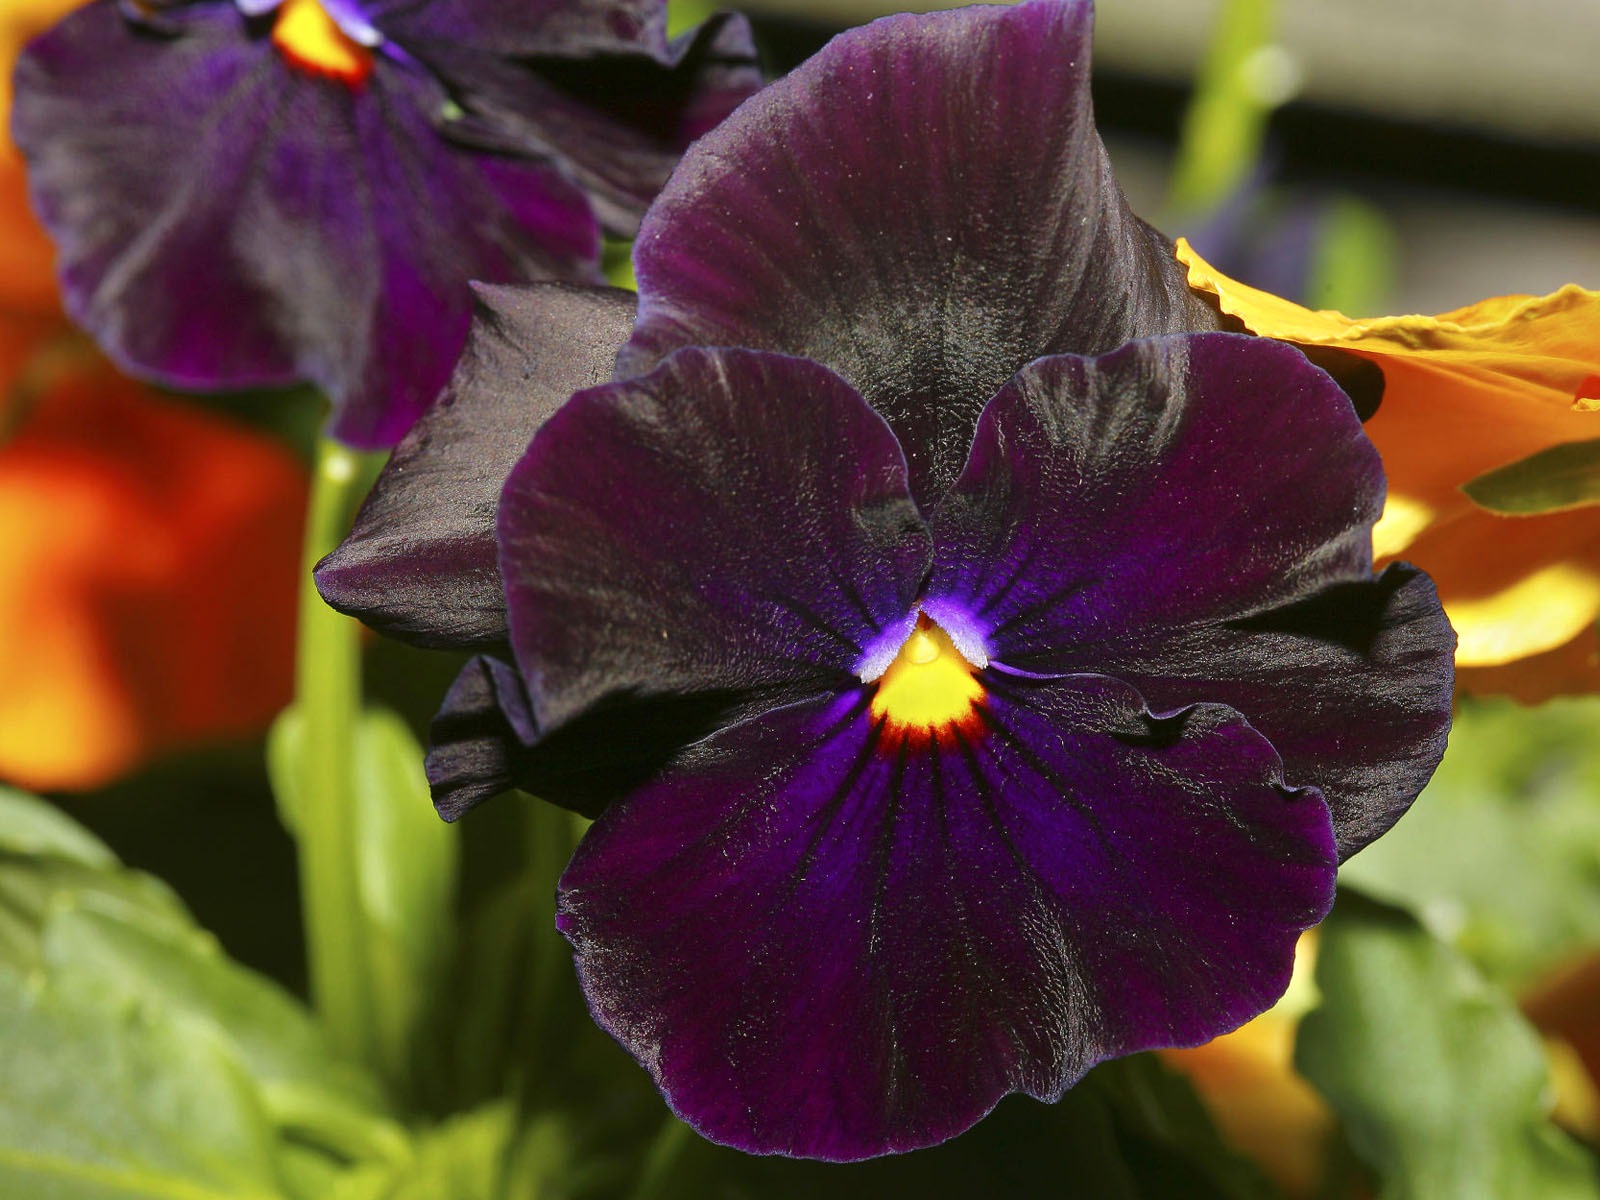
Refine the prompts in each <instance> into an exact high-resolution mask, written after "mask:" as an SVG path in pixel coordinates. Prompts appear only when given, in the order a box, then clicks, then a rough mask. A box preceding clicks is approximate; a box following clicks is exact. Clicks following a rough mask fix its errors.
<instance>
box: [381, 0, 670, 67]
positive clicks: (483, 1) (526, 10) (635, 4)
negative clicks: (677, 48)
mask: <svg viewBox="0 0 1600 1200" xmlns="http://www.w3.org/2000/svg"><path fill="white" fill-rule="evenodd" d="M360 8H361V9H362V11H363V12H364V13H366V15H367V16H368V18H369V19H370V20H371V21H372V23H373V24H374V25H376V26H377V27H378V28H379V29H381V30H382V31H383V32H384V34H385V35H386V36H388V37H391V38H395V39H397V40H400V41H402V42H405V43H410V44H412V45H417V46H421V45H424V44H426V43H428V42H456V43H459V44H463V45H472V46H481V47H487V48H492V49H493V50H495V51H496V52H497V53H499V54H502V55H504V56H506V57H517V58H529V57H534V56H538V55H552V56H560V57H563V58H586V57H589V56H591V55H596V54H629V53H633V54H639V53H643V54H649V55H653V56H655V57H658V58H664V57H665V56H666V55H667V53H668V46H667V0H427V3H424V4H418V3H417V0H360Z"/></svg>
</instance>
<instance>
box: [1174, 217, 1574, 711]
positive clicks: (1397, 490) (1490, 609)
mask: <svg viewBox="0 0 1600 1200" xmlns="http://www.w3.org/2000/svg"><path fill="white" fill-rule="evenodd" d="M1178 258H1179V260H1180V261H1181V262H1183V263H1184V265H1185V266H1186V267H1188V269H1189V286H1190V287H1192V288H1194V289H1196V290H1197V291H1200V292H1205V293H1208V294H1210V295H1211V296H1214V297H1216V299H1217V301H1218V303H1219V304H1220V306H1221V308H1222V311H1223V312H1224V313H1227V314H1228V315H1230V316H1233V317H1236V318H1237V319H1238V320H1239V321H1241V322H1242V323H1243V324H1244V326H1245V327H1246V328H1247V329H1249V330H1250V331H1251V332H1252V333H1257V334H1261V335H1263V336H1266V337H1273V338H1280V339H1282V340H1284V341H1289V342H1295V343H1297V344H1299V345H1302V346H1321V347H1333V348H1337V349H1339V350H1342V351H1347V352H1349V353H1351V354H1355V355H1358V356H1360V357H1362V358H1365V359H1368V360H1370V361H1372V362H1374V363H1376V364H1377V365H1378V366H1379V367H1380V368H1381V369H1382V370H1383V374H1384V393H1383V403H1382V405H1381V406H1380V407H1379V409H1378V412H1377V414H1376V415H1375V416H1374V417H1373V418H1372V419H1371V420H1370V421H1368V422H1367V432H1368V433H1369V434H1370V435H1371V437H1372V440H1373V442H1374V443H1376V445H1377V447H1378V450H1379V452H1380V453H1382V455H1383V460H1384V466H1385V469H1386V470H1387V472H1388V476H1389V502H1388V506H1387V507H1386V508H1385V510H1384V514H1383V519H1382V520H1381V521H1380V522H1379V523H1378V526H1377V528H1375V529H1374V530H1373V552H1374V554H1375V555H1377V557H1378V559H1379V561H1380V563H1381V562H1382V561H1384V560H1387V559H1390V558H1395V557H1404V558H1406V559H1408V560H1409V561H1411V562H1414V563H1416V564H1417V565H1418V566H1420V567H1422V568H1423V569H1424V570H1426V571H1427V572H1428V573H1429V574H1430V575H1432V576H1433V578H1434V580H1435V582H1436V583H1437V584H1438V585H1439V594H1440V597H1441V598H1442V599H1443V600H1444V606H1445V611H1446V612H1447V613H1449V615H1450V620H1451V623H1452V624H1454V625H1455V627H1456V631H1457V633H1458V634H1459V635H1460V639H1461V640H1460V644H1459V647H1458V649H1457V652H1456V664H1457V666H1458V667H1459V668H1461V672H1460V675H1459V683H1460V685H1461V687H1462V688H1463V689H1464V690H1467V691H1498V692H1507V693H1510V694H1512V695H1514V696H1517V697H1518V698H1520V699H1522V700H1525V701H1530V702H1531V701H1536V700H1541V699H1544V698H1546V697H1548V696H1552V695H1557V694H1560V693H1564V692H1576V691H1593V690H1597V689H1600V655H1597V650H1600V646H1597V641H1596V634H1595V623H1596V619H1597V618H1600V508H1597V507H1593V506H1591V507H1586V508H1573V509H1568V510H1566V511H1561V512H1548V513H1541V514H1539V515H1536V516H1501V515H1498V514H1496V513H1492V512H1490V511H1488V510H1487V509H1485V508H1481V507H1479V506H1478V505H1477V504H1475V503H1474V502H1473V501H1472V500H1471V499H1469V498H1468V496H1467V495H1466V493H1465V492H1463V491H1462V490H1461V488H1462V485H1464V484H1466V483H1469V482H1471V481H1472V480H1475V479H1477V478H1478V477H1479V476H1481V475H1483V474H1485V473H1486V472H1488V471H1491V470H1495V469H1497V468H1500V467H1504V466H1508V465H1510V464H1512V463H1516V462H1519V461H1521V460H1522V459H1525V458H1527V457H1529V456H1530V455H1533V454H1536V453H1538V452H1540V451H1544V450H1548V449H1550V448H1551V447H1553V446H1558V445H1562V444H1565V443H1569V442H1580V441H1589V440H1593V439H1596V438H1600V292H1595V291H1589V290H1587V289H1585V288H1581V287H1577V286H1573V285H1569V286H1567V287H1564V288H1562V289H1561V290H1560V291H1558V292H1554V293H1552V294H1551V295H1548V296H1539V297H1535V296H1501V297H1496V298H1494V299H1491V300H1484V301H1481V302H1480V303H1478V304H1474V305H1470V306H1468V307H1466V308H1463V309H1458V310H1457V311H1455V312H1449V313H1443V314H1441V315H1439V316H1436V317H1423V316H1404V317H1378V318H1372V319H1367V320H1352V319H1350V318H1348V317H1345V316H1342V315H1341V314H1339V313H1336V312H1313V311H1311V310H1309V309H1304V308H1301V307H1300V306H1299V305H1297V304H1293V303H1291V302H1290V301H1288V300H1283V299H1280V298H1279V297H1277V296H1273V295H1270V294H1268V293H1266V292H1261V291H1258V290H1256V289H1255V288H1251V287H1247V286H1246V285H1244V284H1241V283H1237V282H1235V281H1234V280H1231V279H1229V278H1227V277H1226V276H1224V275H1221V274H1219V273H1218V272H1217V271H1216V270H1215V269H1213V268H1212V267H1210V266H1209V265H1207V264H1206V263H1205V262H1204V261H1203V260H1202V259H1201V258H1200V257H1199V255H1197V254H1196V253H1195V252H1194V250H1193V248H1192V247H1190V246H1189V244H1188V243H1187V242H1185V241H1183V240H1182V239H1180V240H1179V242H1178Z"/></svg>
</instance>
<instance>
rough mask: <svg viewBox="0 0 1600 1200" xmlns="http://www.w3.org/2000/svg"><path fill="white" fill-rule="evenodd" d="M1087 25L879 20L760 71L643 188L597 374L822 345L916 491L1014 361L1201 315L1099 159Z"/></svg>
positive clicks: (951, 473)
mask: <svg viewBox="0 0 1600 1200" xmlns="http://www.w3.org/2000/svg"><path fill="white" fill-rule="evenodd" d="M1090 24H1091V6H1090V4H1089V3H1088V2H1087V0H1030V2H1028V3H1023V4H1019V5H1016V6H1015V7H974V8H968V9H962V10H959V11H956V12H947V13H936V14H931V15H926V16H897V17H890V18H886V19H884V20H881V21H875V22H873V23H872V24H871V25H868V26H866V27H864V28H860V29H856V30H852V31H850V32H848V33H845V34H843V35H841V36H840V37H838V38H836V39H834V41H833V42H831V43H830V44H829V45H828V46H827V48H825V49H824V50H823V51H822V52H821V53H819V54H818V55H816V56H815V57H814V58H812V59H811V60H810V61H808V62H806V63H805V64H803V65H802V66H800V67H799V68H797V69H796V70H795V71H794V72H793V73H792V74H790V75H789V76H787V77H786V78H784V79H782V80H780V81H779V82H777V83H774V84H773V85H771V86H770V87H768V88H766V89H765V90H763V91H762V92H761V93H760V94H759V95H757V96H756V97H755V98H754V99H752V100H751V101H750V102H749V103H747V104H745V105H744V106H743V107H741V108H740V109H739V110H738V112H736V113H735V114H734V115H733V116H732V117H730V118H729V119H728V120H727V121H726V122H724V123H723V124H722V125H720V126H719V127H718V128H717V129H715V130H714V131H712V132H711V133H710V134H708V135H707V136H706V137H704V138H703V139H701V140H700V141H699V142H698V143H696V144H695V145H694V146H693V147H692V148H691V149H690V150H689V152H688V153H687V154H686V155H685V157H684V160H683V162H682V163H681V164H680V166H679V168H678V170H677V172H676V173H675V174H674V175H673V177H672V179H671V181H670V182H669V183H668V185H667V187H666V189H665V190H664V191H663V192H662V194H661V198H660V199H659V200H658V201H657V203H656V204H655V205H654V206H653V207H652V209H651V211H650V215H649V217H648V218H647V219H646V221H645V223H644V226H643V228H642V231H641V236H640V240H639V242H638V244H637V246H636V249H635V265H636V268H637V272H638V278H639V292H640V310H639V314H640V315H639V325H638V328H637V330H636V331H635V333H634V337H633V340H632V341H631V342H630V343H629V346H628V347H627V349H626V350H625V351H624V352H623V354H622V356H621V359H620V361H619V372H620V373H622V374H627V373H639V372H643V371H644V370H647V369H649V367H650V366H651V365H653V364H654V363H655V362H656V361H658V360H659V359H660V358H661V357H662V356H663V355H665V354H667V353H670V352H671V351H672V350H674V349H677V348H678V347H680V346H686V345H716V346H748V347H755V348H760V349H770V350H777V351H781V352H783V353H786V354H795V355H800V356H803V357H806V358H811V359H814V360H816V361H818V362H822V363H824V364H826V365H828V366H830V367H832V368H833V369H834V370H836V371H838V372H839V373H840V374H842V375H843V376H844V377H845V378H846V379H848V380H849V381H850V382H851V383H853V384H854V385H855V386H856V387H857V388H858V389H859V390H860V391H861V393H862V394H863V395H864V396H866V398H867V399H868V400H869V401H870V402H871V403H872V404H873V406H874V407H876V408H877V409H878V410H879V411H880V412H881V413H883V414H884V415H885V417H887V418H888V420H889V423H890V425H891V426H892V427H893V428H894V429H895V431H896V433H897V434H898V435H899V437H900V440H901V443H902V445H903V446H904V447H905V449H906V454H907V457H908V459H909V460H910V463H911V471H912V481H913V488H914V491H915V493H916V494H917V496H918V497H919V499H924V500H926V499H929V498H932V497H935V496H936V495H937V493H938V492H939V491H940V490H942V488H943V487H944V486H946V485H948V483H949V482H950V481H951V480H953V479H954V477H955V475H956V474H957V472H959V470H960V468H961V463H962V460H963V458H964V456H965V454H966V451H967V447H968V445H969V444H970V441H971V436H972V427H973V423H974V421H975V420H976V419H977V416H978V413H979V411H980V409H981V407H982V405H983V404H984V403H985V402H986V401H987V400H988V399H989V397H990V396H992V395H993V394H994V393H995V392H996V391H997V390H998V389H999V388H1000V386H1001V385H1002V384H1004V383H1005V382H1006V380H1008V379H1010V378H1011V376H1012V375H1013V374H1014V373H1015V372H1016V371H1017V370H1018V369H1019V368H1020V367H1022V366H1023V365H1024V364H1025V363H1028V362H1031V361H1032V360H1033V359H1036V358H1039V357H1041V356H1043V355H1047V354H1061V353H1083V354H1097V353H1101V352H1103V351H1106V350H1110V349H1113V348H1114V347H1116V346H1119V345H1121V344H1122V343H1124V342H1126V341H1128V340H1129V339H1131V338H1135V337H1141V336H1145V335H1149V334H1155V333H1165V332H1175V331H1181V330H1198V329H1216V328H1219V327H1220V325H1221V318H1220V317H1219V316H1218V314H1217V313H1216V312H1214V311H1213V310H1211V309H1210V308H1209V307H1207V306H1206V305H1205V304H1203V303H1202V302H1200V301H1199V300H1197V299H1196V298H1194V297H1193V296H1192V295H1191V293H1190V291H1189V289H1188V287H1187V285H1186V283H1185V280H1184V275H1183V272H1182V270H1181V269H1180V268H1179V267H1178V266H1177V264H1176V260H1175V259H1174V258H1173V255H1172V250H1171V247H1170V245H1169V244H1168V243H1167V242H1166V241H1165V240H1164V239H1163V238H1162V237H1161V236H1160V235H1158V234H1157V233H1155V232H1154V231H1153V230H1152V229H1150V228H1149V227H1148V226H1146V225H1145V224H1144V223H1143V222H1141V221H1140V220H1139V219H1138V218H1136V217H1135V216H1133V214H1132V213H1131V212H1130V211H1129V210H1128V207H1127V204H1126V202H1125V200H1124V199H1123V196H1122V193H1121V190H1120V189H1119V188H1118V187H1117V184H1116V181H1115V180H1114V179H1113V178H1112V175H1111V170H1110V167H1109V164H1108V162H1107V160H1106V156H1105V151H1104V148H1103V147H1102V146H1101V144H1100V139H1099V136H1098V134H1097V133H1096V132H1095V128H1094V122H1093V117H1092V113H1091V111H1090V100H1089V36H1090Z"/></svg>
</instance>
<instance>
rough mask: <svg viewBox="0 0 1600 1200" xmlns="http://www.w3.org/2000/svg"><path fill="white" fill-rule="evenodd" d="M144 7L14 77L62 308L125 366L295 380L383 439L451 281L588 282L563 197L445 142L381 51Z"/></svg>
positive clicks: (583, 239) (241, 19)
mask: <svg viewBox="0 0 1600 1200" xmlns="http://www.w3.org/2000/svg"><path fill="white" fill-rule="evenodd" d="M155 20H157V21H158V22H159V28H157V29H152V28H150V27H148V26H147V24H145V23H142V22H141V21H134V20H129V19H126V18H125V16H124V14H123V12H122V11H121V9H119V6H118V5H117V4H116V3H115V0H99V2H97V3H93V4H90V5H89V6H88V7H86V8H83V9H80V10H78V11H76V12H74V13H72V14H70V15H69V16H68V17H67V18H66V19H65V20H64V21H62V22H61V24H59V25H57V26H56V27H55V28H54V29H53V30H51V31H50V32H49V33H47V34H45V35H43V36H42V37H40V38H38V39H36V40H35V41H34V42H33V43H31V44H30V46H29V48H28V50H27V51H26V53H24V55H23V56H22V59H21V60H20V62H19V64H18V68H17V75H16V109H15V114H14V132H15V136H16V140H17V144H18V146H19V147H20V148H21V149H22V151H23V153H24V154H25V155H26V156H27V158H28V160H29V168H30V170H29V178H30V183H31V186H32V189H33V198H34V201H35V204H36V207H37V208H38V211H39V214H40V216H41V217H42V219H43V220H44V223H45V225H46V226H47V228H49V230H50V231H51V233H52V235H53V236H54V237H55V239H56V242H57V245H58V247H59V248H60V252H61V278H62V291H63V297H64V300H65V303H66V305H67V308H68V310H69V311H70V312H71V313H72V315H73V316H74V317H75V318H76V319H77V320H78V321H80V322H81V323H82V324H83V325H84V326H85V327H86V328H87V329H88V330H89V331H90V332H91V333H92V334H93V335H94V336H95V338H96V340H98V341H99V342H100V343H101V345H102V346H104V347H105V348H106V349H107V350H108V351H109V352H110V353H111V354H112V355H113V356H114V357H115V358H117V360H118V361H119V362H120V363H121V364H122V365H124V366H125V367H127V368H128V369H129V370H131V371H133V372H134V373H136V374H140V375H144V376H147V377H150V378H154V379H156V380H159V381H161V382H163V383H167V384H171V385H174V386H178V387H187V388H196V389H201V390H215V389H219V388H229V387H243V386H254V385H260V384H268V383H286V382H290V381H292V380H296V379H303V380H310V381H312V382H314V383H316V384H317V385H318V386H319V387H321V388H322V389H323V390H324V391H326V392H327V393H328V394H329V395H330V396H331V397H332V398H333V400H334V401H335V404H336V409H337V411H336V414H335V419H334V425H333V432H334V434H335V435H336V436H337V437H339V438H340V439H341V440H343V441H345V442H346V443H348V444H350V445H353V446H358V447H364V448H386V447H388V446H392V445H394V444H395V443H396V442H398V441H399V440H400V438H401V437H402V436H403V435H404V433H405V432H406V430H407V429H409V428H410V426H411V424H412V422H413V421H414V420H415V419H416V417H417V415H418V414H419V413H420V412H421V411H422V409H423V408H424V407H426V405H427V403H428V402H429V401H430V400H431V399H432V398H433V397H434V396H435V395H437V394H438V391H439V389H440V388H441V387H443V386H444V384H445V382H446V380H447V379H448V378H449V374H450V368H451V365H452V364H453V363H454V361H455V359H456V356H457V354H458V353H459V351H460V348H461V345H462V343H463V342H464V341H465V339H466V335H467V328H468V324H469V321H470V315H471V297H470V294H469V293H468V291H467V286H466V285H467V281H468V280H469V279H481V280H488V281H491V282H510V281H521V280H528V279H568V280H592V279H596V278H597V266H596V257H597V254H598V228H597V225H596V223H595V218H594V215H593V213H592V212H591V211H590V208H589V205H588V201H587V200H586V198H585V197H584V195H583V192H582V191H581V189H579V188H578V187H577V186H576V185H575V184H574V183H573V182H572V181H571V180H570V179H569V178H568V177H567V176H566V175H565V174H564V173H563V172H562V171H561V170H560V169H559V167H557V166H553V165H551V164H549V163H545V162H540V161H535V160H534V159H532V158H529V157H527V156H523V157H520V158H518V157H515V156H511V155H507V154H504V153H480V152H477V151H475V150H472V149H470V148H468V147H466V146H464V145H461V144H459V143H457V142H454V141H451V140H449V139H447V138H445V137H442V136H441V135H440V130H439V124H440V122H441V121H442V119H443V116H442V114H444V113H445V112H446V111H448V109H449V104H450V100H449V96H448V93H447V91H446V90H445V88H444V87H443V85H441V84H440V82H439V81H438V80H437V79H436V78H435V77H433V76H432V75H430V74H429V73H428V72H427V71H425V70H424V69H423V68H422V66H421V65H420V64H419V63H418V62H417V61H416V60H415V59H414V58H411V57H408V56H406V55H405V54H403V53H402V52H400V51H399V50H398V49H397V48H396V47H394V46H392V45H389V44H383V45H380V46H378V47H376V48H374V49H373V50H372V51H371V55H372V58H371V64H370V74H368V75H367V76H366V77H365V78H363V79H361V80H360V81H359V82H347V81H344V80H341V79H335V78H328V77H325V76H323V75H320V74H317V73H315V72H313V71H311V70H309V69H308V68H305V67H304V66H301V65H297V64H296V63H295V62H293V61H291V59H290V58H289V56H288V55H287V54H285V53H282V52H280V51H279V50H278V49H277V48H276V46H275V45H274V44H273V41H272V39H271V37H270V36H268V33H269V30H270V28H271V22H272V21H273V20H274V18H273V17H272V16H271V15H268V16H266V17H262V18H260V19H257V20H250V19H247V18H246V17H245V16H243V15H242V14H241V13H240V12H239V10H238V9H237V8H235V6H234V5H233V4H232V3H226V2H223V3H195V4H190V5H184V6H181V7H170V8H165V9H163V10H161V12H160V13H159V14H158V15H157V16H156V17H155ZM445 215H448V218H449V219H444V217H445Z"/></svg>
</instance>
